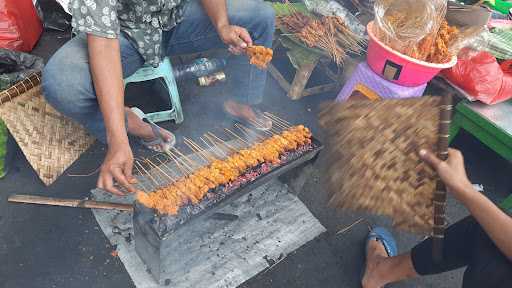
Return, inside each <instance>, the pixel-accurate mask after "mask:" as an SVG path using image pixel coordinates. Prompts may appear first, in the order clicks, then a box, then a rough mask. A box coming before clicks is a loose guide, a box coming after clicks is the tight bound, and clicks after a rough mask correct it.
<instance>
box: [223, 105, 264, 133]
mask: <svg viewBox="0 0 512 288" xmlns="http://www.w3.org/2000/svg"><path fill="white" fill-rule="evenodd" d="M223 109H224V113H226V115H228V117H229V118H231V119H232V120H234V121H236V122H239V123H240V124H244V125H246V126H251V127H254V128H255V129H256V130H260V131H268V130H270V129H272V124H273V123H272V120H271V119H269V118H268V117H266V116H265V114H264V113H263V112H262V111H261V110H260V109H258V108H253V107H251V109H252V111H253V112H254V114H255V115H256V123H254V122H253V121H249V120H247V119H245V118H242V117H238V116H235V115H233V114H231V113H229V112H228V111H227V109H226V107H223Z"/></svg>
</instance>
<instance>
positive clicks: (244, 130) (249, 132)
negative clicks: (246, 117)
mask: <svg viewBox="0 0 512 288" xmlns="http://www.w3.org/2000/svg"><path fill="white" fill-rule="evenodd" d="M235 127H236V128H238V129H239V130H240V131H241V132H242V133H245V134H246V135H248V137H250V136H251V135H254V136H255V137H257V138H258V139H259V141H262V140H265V137H262V136H261V135H259V134H258V133H257V132H255V131H253V130H250V129H249V128H247V127H245V126H244V125H242V124H235Z"/></svg>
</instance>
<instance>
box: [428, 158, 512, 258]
mask: <svg viewBox="0 0 512 288" xmlns="http://www.w3.org/2000/svg"><path fill="white" fill-rule="evenodd" d="M420 157H421V158H422V159H423V160H424V161H425V162H426V163H428V164H430V165H431V166H432V167H433V168H434V169H435V170H436V171H437V173H438V174H439V177H441V179H442V180H443V182H444V183H445V185H446V187H447V189H448V191H449V192H450V193H451V194H452V195H453V196H454V197H455V198H456V199H457V200H459V201H460V202H461V203H462V204H464V206H466V207H467V208H468V210H469V211H470V213H471V215H473V217H474V218H475V219H476V221H477V222H478V223H479V224H480V226H482V228H483V229H484V231H485V232H486V233H487V235H489V237H490V238H491V239H492V241H493V242H494V244H495V245H496V246H497V247H498V249H499V250H500V251H501V252H502V253H503V254H504V255H505V256H506V257H507V258H508V259H510V260H512V241H510V239H512V217H510V216H508V215H507V214H506V213H505V212H503V211H502V210H501V209H500V208H499V207H497V206H496V205H495V204H494V203H492V202H491V201H490V200H489V199H488V198H487V197H485V196H484V195H483V194H481V193H479V192H477V191H476V190H475V189H474V188H473V186H472V185H471V182H470V181H469V180H468V178H467V175H466V171H465V168H464V158H463V156H462V154H461V153H460V151H458V150H455V149H450V150H449V154H448V160H446V161H441V160H439V159H438V158H437V157H436V156H435V155H434V154H433V153H432V152H429V151H426V150H421V151H420Z"/></svg>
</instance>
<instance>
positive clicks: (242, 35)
mask: <svg viewBox="0 0 512 288" xmlns="http://www.w3.org/2000/svg"><path fill="white" fill-rule="evenodd" d="M218 32H219V36H220V39H221V40H222V42H224V43H225V44H226V45H228V47H229V48H228V50H229V52H231V53H233V54H235V55H240V54H242V53H243V52H244V50H245V48H247V47H248V46H251V45H252V39H251V35H249V32H247V30H246V29H245V28H243V27H240V26H235V25H225V26H221V27H219V28H218Z"/></svg>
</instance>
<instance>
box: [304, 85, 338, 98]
mask: <svg viewBox="0 0 512 288" xmlns="http://www.w3.org/2000/svg"><path fill="white" fill-rule="evenodd" d="M339 89H340V85H339V84H338V83H330V84H324V85H318V86H315V87H311V88H308V89H304V91H303V92H302V97H306V96H311V95H315V94H320V93H325V92H330V91H337V90H339Z"/></svg>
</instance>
